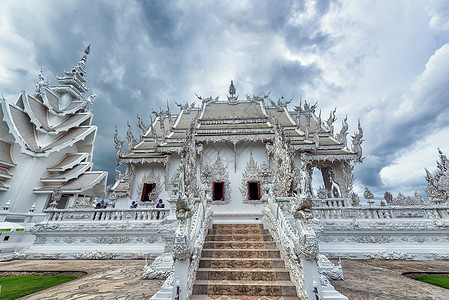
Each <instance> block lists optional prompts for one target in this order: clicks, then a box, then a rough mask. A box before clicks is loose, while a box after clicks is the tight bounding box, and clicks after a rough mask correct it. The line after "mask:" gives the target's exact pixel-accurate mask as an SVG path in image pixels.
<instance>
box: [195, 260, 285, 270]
mask: <svg viewBox="0 0 449 300" xmlns="http://www.w3.org/2000/svg"><path fill="white" fill-rule="evenodd" d="M199 267H200V268H265V269H268V268H284V267H285V264H284V261H283V260H282V259H281V258H271V259H267V258H265V259H264V258H246V259H244V260H242V259H240V258H211V257H201V260H200V265H199Z"/></svg>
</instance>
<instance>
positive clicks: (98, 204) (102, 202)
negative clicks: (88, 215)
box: [95, 201, 108, 209]
mask: <svg viewBox="0 0 449 300" xmlns="http://www.w3.org/2000/svg"><path fill="white" fill-rule="evenodd" d="M100 208H108V204H107V203H105V202H104V201H101V202H99V203H97V205H95V209H100Z"/></svg>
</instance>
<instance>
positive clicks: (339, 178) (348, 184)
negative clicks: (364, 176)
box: [332, 161, 354, 206]
mask: <svg viewBox="0 0 449 300" xmlns="http://www.w3.org/2000/svg"><path fill="white" fill-rule="evenodd" d="M353 169H354V167H353V166H352V165H351V164H350V163H349V162H346V161H336V162H334V164H333V166H332V173H333V175H334V176H333V178H332V179H333V181H334V182H335V183H336V184H337V185H338V187H339V188H340V192H341V196H342V197H343V198H344V199H345V206H349V193H350V192H351V190H352V185H353V179H354V174H353V173H352V171H353Z"/></svg>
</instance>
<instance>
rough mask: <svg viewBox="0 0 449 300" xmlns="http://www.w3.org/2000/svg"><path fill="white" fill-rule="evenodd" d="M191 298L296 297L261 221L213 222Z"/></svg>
mask: <svg viewBox="0 0 449 300" xmlns="http://www.w3.org/2000/svg"><path fill="white" fill-rule="evenodd" d="M191 299H227V300H228V299H242V300H244V299H248V300H249V299H251V300H252V299H254V300H256V299H264V300H265V299H266V300H268V299H273V300H275V299H276V300H278V299H279V300H280V299H285V300H293V299H296V300H297V299H299V298H298V297H297V295H296V287H295V285H294V284H293V283H292V282H291V281H290V275H289V273H288V271H287V270H286V269H285V265H284V262H283V260H282V259H281V257H280V252H279V250H277V249H276V244H275V243H274V242H273V239H272V237H271V235H270V233H269V232H268V230H266V229H263V227H262V225H261V224H214V225H213V229H210V230H209V232H208V235H207V236H206V241H205V243H204V246H203V252H202V255H201V260H200V264H199V268H198V272H197V275H196V281H195V283H194V286H193V293H192V297H191Z"/></svg>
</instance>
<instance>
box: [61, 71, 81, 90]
mask: <svg viewBox="0 0 449 300" xmlns="http://www.w3.org/2000/svg"><path fill="white" fill-rule="evenodd" d="M66 74H67V72H66ZM69 74H70V73H69ZM56 79H57V80H58V82H59V83H60V84H61V85H67V86H73V87H74V88H76V89H77V92H78V93H85V92H87V91H88V90H89V89H88V88H87V87H86V86H85V85H84V84H83V83H82V82H81V80H79V79H78V78H77V77H76V75H72V74H71V75H70V76H63V77H60V76H56Z"/></svg>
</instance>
